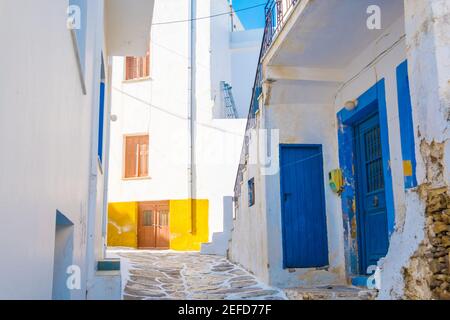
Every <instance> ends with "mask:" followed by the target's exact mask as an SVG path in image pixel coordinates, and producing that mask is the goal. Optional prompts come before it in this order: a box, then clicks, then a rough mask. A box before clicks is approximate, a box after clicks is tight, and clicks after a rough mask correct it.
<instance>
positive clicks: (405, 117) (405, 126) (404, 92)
mask: <svg viewBox="0 0 450 320" xmlns="http://www.w3.org/2000/svg"><path fill="white" fill-rule="evenodd" d="M397 92H398V114H399V119H400V138H401V143H402V158H403V172H404V183H405V189H410V188H414V187H416V186H417V178H416V165H417V164H416V155H415V143H414V126H413V116H412V104H411V94H410V90H409V79H408V62H407V61H404V62H403V63H402V64H400V65H399V66H398V67H397Z"/></svg>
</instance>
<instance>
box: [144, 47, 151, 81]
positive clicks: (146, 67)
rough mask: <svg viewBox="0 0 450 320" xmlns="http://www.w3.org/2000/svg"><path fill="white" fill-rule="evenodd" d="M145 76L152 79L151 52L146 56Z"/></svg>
mask: <svg viewBox="0 0 450 320" xmlns="http://www.w3.org/2000/svg"><path fill="white" fill-rule="evenodd" d="M145 76H146V77H150V51H148V52H147V55H146V56H145Z"/></svg>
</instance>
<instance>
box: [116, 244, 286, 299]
mask: <svg viewBox="0 0 450 320" xmlns="http://www.w3.org/2000/svg"><path fill="white" fill-rule="evenodd" d="M118 255H119V256H120V257H121V260H122V266H123V267H125V268H126V269H128V270H127V271H126V275H125V278H126V279H125V282H126V284H125V288H124V293H123V298H124V299H125V300H159V299H165V300H167V299H169V300H171V299H181V300H222V299H226V300H246V299H250V300H283V299H286V296H285V294H284V293H283V292H282V291H281V290H278V289H274V288H271V287H268V286H266V285H264V284H262V283H261V282H259V281H258V280H257V279H256V278H255V277H254V276H253V275H251V274H250V273H248V272H247V271H245V270H244V269H242V268H240V267H238V266H236V265H234V264H232V263H230V262H229V261H228V260H227V259H225V258H223V257H217V256H208V255H200V254H199V253H191V252H189V253H175V252H166V251H163V252H155V251H124V252H120V253H118Z"/></svg>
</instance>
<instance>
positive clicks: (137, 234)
mask: <svg viewBox="0 0 450 320" xmlns="http://www.w3.org/2000/svg"><path fill="white" fill-rule="evenodd" d="M141 205H156V206H158V205H161V206H162V205H164V206H165V205H167V208H168V211H169V216H168V222H167V223H168V228H169V245H168V247H164V248H157V247H142V246H140V245H139V229H140V227H141V212H140V208H141V207H140V206H141ZM156 219H158V216H157V215H156ZM155 230H156V229H155ZM136 236H137V247H138V249H142V250H145V249H150V250H168V249H170V201H169V200H161V201H140V202H138V214H137V232H136ZM156 240H157V239H156V235H155V243H156Z"/></svg>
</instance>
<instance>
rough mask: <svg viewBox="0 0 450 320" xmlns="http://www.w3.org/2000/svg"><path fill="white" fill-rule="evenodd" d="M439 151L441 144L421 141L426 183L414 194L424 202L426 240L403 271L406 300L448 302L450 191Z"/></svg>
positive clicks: (441, 151)
mask: <svg viewBox="0 0 450 320" xmlns="http://www.w3.org/2000/svg"><path fill="white" fill-rule="evenodd" d="M443 150H444V144H440V143H435V142H433V143H431V144H428V143H424V142H422V146H421V152H422V155H423V158H424V160H425V161H424V163H425V165H426V177H427V180H428V181H429V183H427V184H424V185H422V186H421V187H419V188H418V192H419V194H420V196H421V198H422V199H423V200H424V201H425V202H426V227H425V228H426V229H425V232H426V237H425V240H424V241H423V242H422V244H421V245H420V246H419V248H418V250H417V251H416V253H415V254H414V255H413V256H412V257H411V260H410V263H409V265H408V267H406V268H404V269H403V275H404V280H405V290H404V298H406V299H442V300H450V192H449V189H448V187H447V186H445V183H444V177H443V172H444V170H443V166H442V163H443V162H442V161H443V154H444V152H443ZM436 185H444V186H442V187H438V186H436Z"/></svg>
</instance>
